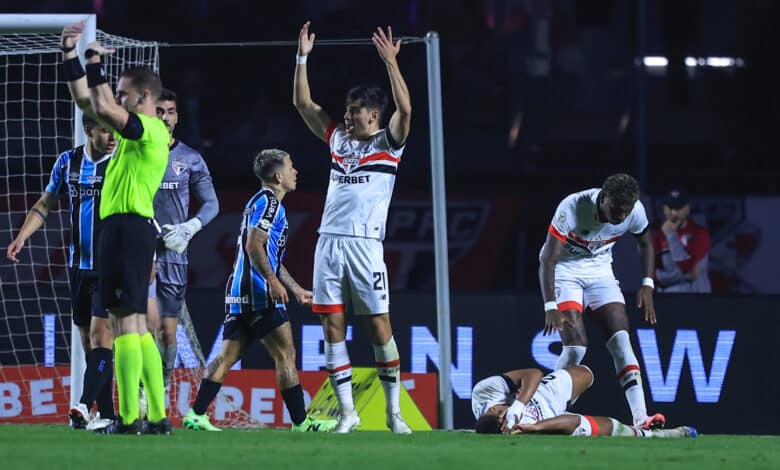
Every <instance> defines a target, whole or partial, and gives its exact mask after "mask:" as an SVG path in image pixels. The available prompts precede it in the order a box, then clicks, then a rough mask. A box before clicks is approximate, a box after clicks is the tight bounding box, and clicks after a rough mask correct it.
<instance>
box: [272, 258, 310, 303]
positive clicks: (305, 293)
mask: <svg viewBox="0 0 780 470" xmlns="http://www.w3.org/2000/svg"><path fill="white" fill-rule="evenodd" d="M279 278H280V279H281V281H282V284H284V285H285V287H287V288H288V289H290V290H291V291H292V293H293V295H294V296H295V299H296V300H297V301H298V303H299V304H300V305H304V306H310V305H311V304H312V300H313V299H314V293H313V292H312V291H310V290H306V289H304V288H303V287H301V285H300V284H298V283H297V282H296V281H295V279H294V278H293V277H292V274H290V272H289V271H287V268H286V267H285V266H284V265H282V267H281V269H280V270H279Z"/></svg>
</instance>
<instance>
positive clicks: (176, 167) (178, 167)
mask: <svg viewBox="0 0 780 470" xmlns="http://www.w3.org/2000/svg"><path fill="white" fill-rule="evenodd" d="M171 168H173V172H174V173H176V176H179V175H180V174H181V172H182V171H184V170H186V169H187V163H186V162H183V161H181V160H174V161H172V162H171Z"/></svg>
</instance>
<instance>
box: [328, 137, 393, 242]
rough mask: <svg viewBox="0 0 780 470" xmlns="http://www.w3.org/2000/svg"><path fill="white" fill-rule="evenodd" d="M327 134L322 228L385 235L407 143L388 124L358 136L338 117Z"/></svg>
mask: <svg viewBox="0 0 780 470" xmlns="http://www.w3.org/2000/svg"><path fill="white" fill-rule="evenodd" d="M325 138H326V141H327V142H328V144H329V145H330V155H331V163H330V183H329V184H328V194H327V196H326V198H325V209H324V210H323V212H322V222H321V224H320V228H319V233H327V234H332V235H347V236H354V237H363V238H373V239H378V240H383V239H384V238H385V223H386V222H387V210H388V208H389V207H390V198H391V196H392V195H393V186H394V185H395V174H396V171H397V170H398V163H399V162H400V161H401V154H402V153H403V150H404V146H403V145H398V144H397V143H396V142H395V141H394V140H393V136H392V135H391V134H390V131H389V129H381V130H379V131H377V132H375V133H374V134H372V135H371V137H369V138H368V139H354V138H351V137H350V136H349V135H348V134H347V133H346V131H345V130H344V126H343V124H339V125H338V126H337V125H336V124H335V123H334V124H331V125H330V127H328V130H327V132H326V133H325Z"/></svg>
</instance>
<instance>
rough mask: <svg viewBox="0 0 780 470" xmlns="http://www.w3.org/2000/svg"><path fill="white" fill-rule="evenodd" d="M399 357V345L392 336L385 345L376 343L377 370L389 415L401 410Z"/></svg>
mask: <svg viewBox="0 0 780 470" xmlns="http://www.w3.org/2000/svg"><path fill="white" fill-rule="evenodd" d="M398 357H399V356H398V347H397V346H396V345H395V338H393V337H392V336H391V337H390V341H388V342H387V344H385V345H384V346H377V345H374V359H375V360H376V371H377V374H378V375H379V382H380V383H381V384H382V389H383V390H384V392H385V402H386V403H387V414H388V415H391V414H395V413H399V412H400V411H401V398H400V396H401V360H400V359H399V358H398Z"/></svg>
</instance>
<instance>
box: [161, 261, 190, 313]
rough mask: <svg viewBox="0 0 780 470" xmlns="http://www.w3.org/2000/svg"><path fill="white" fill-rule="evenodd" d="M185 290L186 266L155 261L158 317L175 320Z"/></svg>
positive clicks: (182, 301) (179, 310) (182, 303)
mask: <svg viewBox="0 0 780 470" xmlns="http://www.w3.org/2000/svg"><path fill="white" fill-rule="evenodd" d="M186 290H187V265H186V264H179V263H166V262H164V261H160V260H159V259H158V260H157V302H158V303H159V305H160V316H162V317H165V318H177V317H178V316H179V312H181V307H182V305H184V293H185V291H186Z"/></svg>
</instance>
